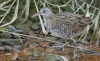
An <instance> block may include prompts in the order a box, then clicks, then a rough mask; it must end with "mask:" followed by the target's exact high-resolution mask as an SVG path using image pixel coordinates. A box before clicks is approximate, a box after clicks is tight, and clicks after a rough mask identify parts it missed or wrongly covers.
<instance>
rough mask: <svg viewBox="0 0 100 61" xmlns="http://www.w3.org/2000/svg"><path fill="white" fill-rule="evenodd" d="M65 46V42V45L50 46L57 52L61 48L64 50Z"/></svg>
mask: <svg viewBox="0 0 100 61" xmlns="http://www.w3.org/2000/svg"><path fill="white" fill-rule="evenodd" d="M66 44H68V42H66V43H65V44H63V45H60V46H52V47H54V48H56V49H55V50H59V49H62V48H63V49H64V46H65V45H66Z"/></svg>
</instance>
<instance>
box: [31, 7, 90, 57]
mask: <svg viewBox="0 0 100 61" xmlns="http://www.w3.org/2000/svg"><path fill="white" fill-rule="evenodd" d="M37 15H42V16H43V19H44V26H45V27H46V29H47V30H48V31H49V32H50V33H51V34H52V35H53V36H56V37H60V38H63V39H71V40H73V42H74V43H76V41H75V39H74V37H76V36H78V35H80V34H82V33H83V32H84V31H85V29H86V27H87V25H89V24H91V23H92V20H91V18H90V17H89V16H87V14H86V15H78V14H73V13H70V12H62V13H59V14H54V13H53V12H52V11H51V10H50V9H49V8H47V7H45V8H41V10H40V12H39V13H37V14H35V15H33V16H32V17H34V16H37ZM74 57H76V55H75V53H74Z"/></svg>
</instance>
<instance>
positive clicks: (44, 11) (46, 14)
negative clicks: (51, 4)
mask: <svg viewBox="0 0 100 61" xmlns="http://www.w3.org/2000/svg"><path fill="white" fill-rule="evenodd" d="M52 14H53V13H52V11H51V10H50V9H49V8H47V7H44V8H41V9H40V11H39V12H38V13H36V14H34V15H33V16H32V17H35V16H38V15H42V16H43V17H45V18H49V17H50V16H51V15H52Z"/></svg>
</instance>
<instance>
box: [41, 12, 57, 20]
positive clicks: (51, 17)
mask: <svg viewBox="0 0 100 61" xmlns="http://www.w3.org/2000/svg"><path fill="white" fill-rule="evenodd" d="M54 16H55V14H53V13H52V14H51V15H50V14H48V15H46V16H43V17H44V19H46V20H47V21H48V20H52V19H53V18H54Z"/></svg>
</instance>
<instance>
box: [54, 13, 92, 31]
mask: <svg viewBox="0 0 100 61" xmlns="http://www.w3.org/2000/svg"><path fill="white" fill-rule="evenodd" d="M53 23H54V25H56V26H59V27H60V26H62V27H65V28H68V29H69V30H71V31H73V32H78V31H81V30H82V29H83V28H85V27H86V26H87V25H89V24H90V23H92V20H91V18H89V17H85V16H83V15H78V14H73V13H69V12H63V13H59V14H56V17H55V22H53Z"/></svg>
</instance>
